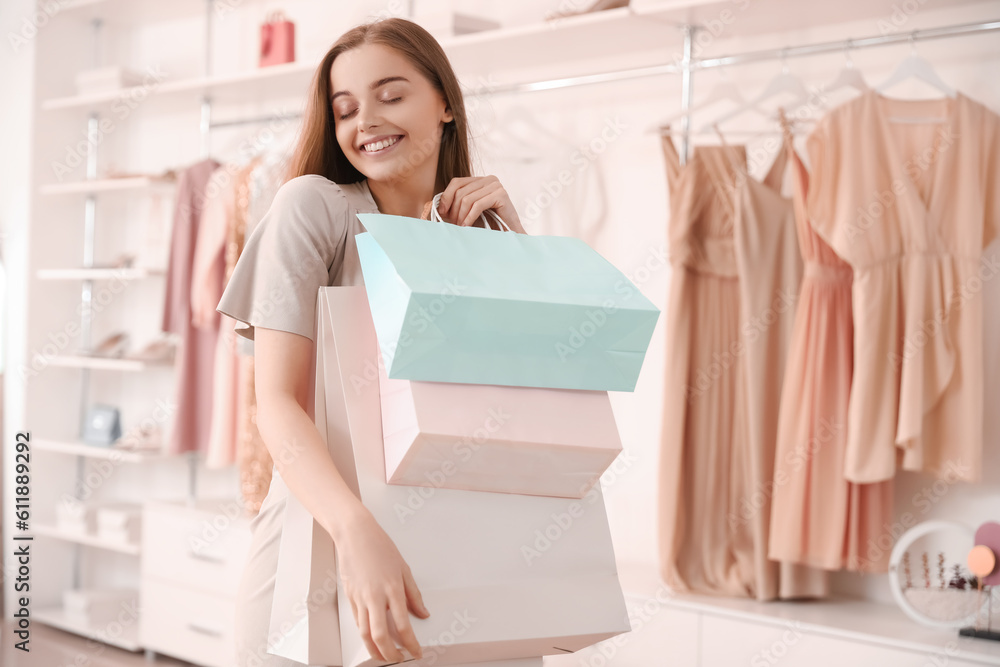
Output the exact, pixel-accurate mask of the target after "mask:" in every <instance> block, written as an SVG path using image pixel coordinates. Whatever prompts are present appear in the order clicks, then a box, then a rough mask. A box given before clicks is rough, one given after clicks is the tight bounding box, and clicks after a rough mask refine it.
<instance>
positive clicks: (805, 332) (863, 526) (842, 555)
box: [769, 131, 893, 572]
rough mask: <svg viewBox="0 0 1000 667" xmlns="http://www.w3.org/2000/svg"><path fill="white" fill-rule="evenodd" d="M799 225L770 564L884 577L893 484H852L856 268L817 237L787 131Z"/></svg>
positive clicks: (806, 180) (799, 163) (805, 186)
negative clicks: (849, 447)
mask: <svg viewBox="0 0 1000 667" xmlns="http://www.w3.org/2000/svg"><path fill="white" fill-rule="evenodd" d="M785 148H786V150H787V152H788V159H789V161H790V163H791V167H792V185H793V201H794V204H795V226H796V229H797V230H798V238H799V248H800V250H801V253H802V257H803V259H804V260H805V276H804V277H803V279H802V286H801V291H800V292H799V298H798V306H797V307H796V311H795V328H794V332H793V336H792V346H791V349H790V350H789V352H788V366H787V367H786V369H785V381H784V384H783V386H782V394H781V408H780V412H779V419H778V447H777V456H776V458H775V474H774V479H775V484H774V498H773V502H772V505H771V526H772V530H771V542H770V550H769V555H770V557H771V558H773V559H774V560H780V561H785V562H789V563H801V564H804V565H811V566H813V567H818V568H824V569H827V570H840V569H848V570H854V571H865V572H885V571H886V568H887V567H888V562H889V552H888V551H887V550H885V549H884V548H880V547H878V546H877V539H878V536H879V531H881V530H882V528H883V526H886V525H891V524H892V522H893V515H892V499H893V482H891V481H886V482H876V483H873V484H854V483H852V482H849V481H848V480H847V479H846V478H845V477H844V455H845V451H846V444H847V404H848V400H849V397H850V394H851V376H852V371H853V349H852V345H853V339H854V333H853V332H854V324H853V319H852V316H851V282H852V272H851V267H850V265H848V264H847V263H846V262H844V261H843V260H842V259H840V258H839V257H837V255H836V253H834V252H833V250H832V249H831V248H830V246H828V245H827V244H826V243H825V242H824V241H823V239H822V238H820V237H819V235H817V234H816V232H815V231H813V229H812V227H811V226H810V224H809V218H808V216H807V214H806V211H805V198H806V193H807V192H808V190H809V174H808V173H807V172H806V169H805V166H804V165H803V164H802V161H801V160H800V159H799V156H798V154H797V153H796V152H795V148H794V147H793V145H792V140H791V135H790V134H789V133H788V132H787V131H786V134H785Z"/></svg>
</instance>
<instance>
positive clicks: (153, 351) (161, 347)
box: [128, 334, 177, 364]
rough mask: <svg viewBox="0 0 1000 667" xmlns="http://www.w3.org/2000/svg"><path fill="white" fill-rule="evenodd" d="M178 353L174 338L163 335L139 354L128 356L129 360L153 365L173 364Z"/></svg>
mask: <svg viewBox="0 0 1000 667" xmlns="http://www.w3.org/2000/svg"><path fill="white" fill-rule="evenodd" d="M176 353H177V343H176V341H175V339H174V337H173V336H171V335H169V334H162V335H160V336H159V337H158V338H155V339H153V340H152V341H150V343H149V344H147V345H146V346H145V347H144V348H142V349H141V350H139V351H138V352H134V353H132V354H130V355H128V358H129V359H135V360H136V361H145V362H147V363H153V364H172V363H174V357H175V355H176Z"/></svg>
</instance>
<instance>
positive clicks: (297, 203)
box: [273, 174, 370, 214]
mask: <svg viewBox="0 0 1000 667" xmlns="http://www.w3.org/2000/svg"><path fill="white" fill-rule="evenodd" d="M369 199H370V198H369V197H368V196H367V188H366V187H365V184H364V183H363V182H361V183H343V184H341V183H334V182H333V181H331V180H330V179H329V178H327V177H325V176H320V175H319V174H306V175H304V176H296V177H295V178H292V179H290V180H288V181H287V182H285V183H284V184H283V185H282V186H281V187H280V188H278V191H277V193H276V194H275V196H274V204H273V206H278V207H291V208H294V209H296V210H299V211H308V212H312V213H323V212H325V213H328V214H344V213H356V212H358V211H361V210H367V209H368V208H369V206H368V201H369Z"/></svg>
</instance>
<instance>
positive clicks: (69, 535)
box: [31, 523, 142, 556]
mask: <svg viewBox="0 0 1000 667" xmlns="http://www.w3.org/2000/svg"><path fill="white" fill-rule="evenodd" d="M31 532H32V533H34V534H35V535H44V536H46V537H54V538H55V539H57V540H63V541H65V542H75V543H77V544H83V545H85V546H88V547H94V548H96V549H106V550H107V551H117V552H118V553H121V554H126V555H129V556H138V555H139V553H140V552H141V551H142V547H141V546H140V545H139V544H138V543H124V542H115V541H112V540H106V539H104V538H102V537H100V536H98V535H94V534H92V533H77V532H73V531H71V530H62V529H61V528H59V527H57V526H49V525H46V524H37V523H35V524H32V528H31Z"/></svg>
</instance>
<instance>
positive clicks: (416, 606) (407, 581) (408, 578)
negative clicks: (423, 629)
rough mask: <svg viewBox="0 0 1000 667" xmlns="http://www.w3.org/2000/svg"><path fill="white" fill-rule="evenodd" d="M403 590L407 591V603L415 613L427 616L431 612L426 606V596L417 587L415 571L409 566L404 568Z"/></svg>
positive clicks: (421, 616) (422, 616) (423, 616)
mask: <svg viewBox="0 0 1000 667" xmlns="http://www.w3.org/2000/svg"><path fill="white" fill-rule="evenodd" d="M403 590H404V591H405V592H406V603H407V606H408V607H409V609H410V610H411V611H412V612H413V613H414V615H416V616H419V617H420V618H427V617H428V616H430V615H431V612H430V611H429V610H428V609H427V607H426V606H424V596H423V595H421V594H420V589H419V588H417V582H416V581H415V580H414V579H413V573H412V572H410V568H409V566H407V567H404V568H403Z"/></svg>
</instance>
